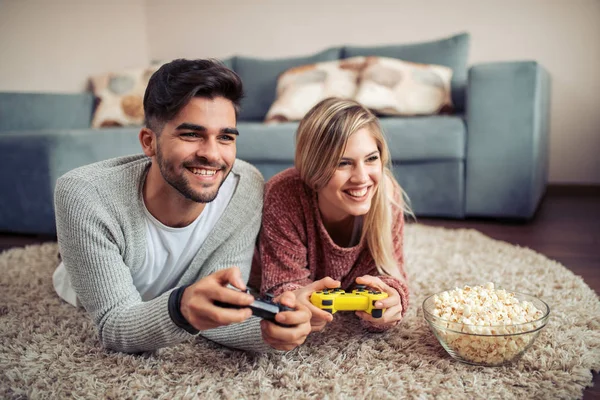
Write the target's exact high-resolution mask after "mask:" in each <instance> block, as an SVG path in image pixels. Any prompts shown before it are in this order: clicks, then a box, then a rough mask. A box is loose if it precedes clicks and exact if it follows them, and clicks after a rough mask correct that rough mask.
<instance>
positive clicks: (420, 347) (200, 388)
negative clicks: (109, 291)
mask: <svg viewBox="0 0 600 400" xmlns="http://www.w3.org/2000/svg"><path fill="white" fill-rule="evenodd" d="M56 252H57V246H56V244H54V243H48V244H44V245H39V246H29V247H27V248H24V249H21V248H18V249H12V250H9V251H6V252H4V253H2V254H1V255H0V334H1V338H2V343H1V345H0V398H13V399H14V398H113V399H121V398H136V399H138V398H159V399H173V398H178V399H192V398H225V399H240V398H262V399H281V398H288V399H323V398H328V399H363V398H364V399H399V398H417V399H423V398H434V397H435V398H440V399H445V398H446V399H457V398H470V399H477V398H481V399H494V398H502V399H530V398H536V399H547V398H578V397H581V396H582V390H583V388H585V387H586V386H587V385H591V381H592V374H591V372H590V370H595V371H598V370H599V369H600V302H599V299H598V297H597V296H596V294H595V293H594V292H593V291H592V290H591V289H590V288H589V287H588V286H587V285H586V284H585V283H584V282H583V281H582V279H581V278H580V277H578V276H575V275H573V274H572V273H571V272H570V271H568V270H567V269H565V268H564V267H563V266H561V265H560V264H558V263H556V262H554V261H552V260H549V259H547V258H546V257H544V256H542V255H540V254H537V253H535V252H533V251H531V250H528V249H525V248H519V247H516V246H512V245H509V244H507V243H504V242H499V241H495V240H492V239H490V238H488V237H486V236H484V235H482V234H481V233H479V232H477V231H474V230H445V229H442V228H432V227H426V226H421V225H410V226H408V227H407V229H406V260H407V268H408V271H409V274H410V277H411V287H412V304H411V308H410V310H409V312H408V314H407V316H406V319H405V320H404V322H403V323H402V324H401V325H400V326H399V327H397V328H395V329H394V330H391V331H389V332H387V333H385V334H368V333H365V332H364V331H362V330H361V328H360V327H359V325H358V324H357V323H356V320H355V317H354V316H353V315H352V314H351V313H338V314H336V318H335V320H334V322H333V323H332V324H331V325H330V326H329V327H328V329H327V330H325V331H324V332H322V333H318V334H314V335H312V336H311V337H309V339H308V340H307V342H306V344H304V345H303V346H301V347H300V348H299V349H296V350H294V351H291V352H288V353H286V354H271V355H253V354H246V353H243V352H239V351H233V350H229V349H225V348H222V347H220V346H218V345H215V344H213V343H210V342H207V341H205V340H203V339H199V340H195V341H190V342H189V343H184V344H180V345H178V346H176V347H172V348H167V349H161V350H159V351H157V352H155V353H151V354H144V355H126V354H118V353H113V352H107V351H104V350H102V348H100V346H99V343H98V341H97V339H96V334H95V331H94V327H93V326H92V324H91V323H90V321H89V320H88V318H87V316H86V314H85V313H84V312H83V311H81V310H76V309H74V308H73V307H71V306H70V305H67V304H66V303H63V302H61V301H60V300H59V299H58V297H57V296H56V295H55V294H54V292H53V289H52V283H51V274H52V272H53V270H54V267H55V264H56ZM487 281H493V282H495V283H497V284H499V285H501V286H503V287H505V288H510V289H514V290H516V291H520V292H525V293H530V294H533V295H536V296H539V297H541V298H542V299H544V300H545V301H546V302H547V303H548V304H549V305H550V307H551V309H552V311H551V316H550V321H549V323H548V325H547V326H546V328H545V329H544V331H543V332H542V334H541V335H540V336H539V337H538V339H537V341H536V343H535V344H534V346H533V347H532V348H531V349H530V350H529V351H528V353H527V354H526V355H525V356H524V357H523V359H521V361H519V362H518V363H517V364H515V365H512V366H510V367H498V368H485V367H474V366H470V365H466V364H461V363H459V362H456V361H454V360H452V359H451V358H450V357H449V356H448V355H447V354H446V353H445V351H444V350H443V349H442V347H441V346H440V345H439V344H438V342H437V340H436V339H435V337H434V336H433V334H432V333H431V332H430V330H429V327H428V326H427V324H426V322H425V321H424V320H423V316H422V310H421V302H422V301H423V299H424V298H425V296H426V295H428V294H430V293H433V292H437V291H441V290H444V289H449V288H453V287H455V286H463V285H465V284H478V283H484V282H487Z"/></svg>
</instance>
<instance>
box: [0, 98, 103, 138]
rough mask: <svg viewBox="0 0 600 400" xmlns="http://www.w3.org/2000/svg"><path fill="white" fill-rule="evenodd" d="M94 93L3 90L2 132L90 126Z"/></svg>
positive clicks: (0, 122)
mask: <svg viewBox="0 0 600 400" xmlns="http://www.w3.org/2000/svg"><path fill="white" fill-rule="evenodd" d="M93 109H94V96H93V95H92V94H91V93H72V94H71V93H69V94H56V93H12V92H3V93H0V132H4V131H25V130H36V129H81V128H87V127H89V126H90V121H91V120H92V111H93Z"/></svg>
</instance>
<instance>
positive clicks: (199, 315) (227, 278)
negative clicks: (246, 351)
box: [181, 267, 254, 331]
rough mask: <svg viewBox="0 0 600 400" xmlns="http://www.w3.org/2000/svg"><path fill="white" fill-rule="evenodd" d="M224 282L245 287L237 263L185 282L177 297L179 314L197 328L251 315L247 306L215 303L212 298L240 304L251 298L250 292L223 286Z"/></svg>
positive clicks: (234, 321) (249, 300)
mask: <svg viewBox="0 0 600 400" xmlns="http://www.w3.org/2000/svg"><path fill="white" fill-rule="evenodd" d="M227 284H231V285H232V286H234V287H236V288H238V289H240V290H242V291H245V290H246V285H245V284H244V281H243V280H242V275H241V273H240V270H239V268H238V267H232V268H228V269H224V270H221V271H217V272H215V273H214V274H211V275H208V276H207V277H204V278H202V279H200V280H199V281H198V282H196V283H194V284H193V285H191V286H188V287H187V288H186V289H185V291H184V292H183V296H182V297H181V314H182V315H183V317H184V318H185V319H186V320H187V321H188V322H189V323H190V325H192V326H193V327H194V328H196V329H198V330H199V331H203V330H206V329H212V328H217V327H219V326H224V325H229V324H233V323H237V322H242V321H244V320H246V319H248V318H250V316H251V315H252V310H251V309H250V308H242V309H231V308H223V307H217V306H216V305H215V304H214V301H215V300H218V301H222V302H224V303H229V304H233V305H239V306H241V307H247V306H249V305H250V304H252V302H253V301H254V297H253V296H252V295H251V294H248V293H244V292H239V291H237V290H233V289H230V288H227Z"/></svg>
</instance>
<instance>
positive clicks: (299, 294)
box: [293, 277, 341, 332]
mask: <svg viewBox="0 0 600 400" xmlns="http://www.w3.org/2000/svg"><path fill="white" fill-rule="evenodd" d="M340 285H341V283H340V282H339V281H336V280H334V279H332V278H330V277H325V278H323V279H319V280H318V281H315V282H313V283H311V284H310V285H306V286H304V287H301V288H300V289H296V290H294V292H293V293H294V294H295V295H296V301H297V302H298V303H299V304H302V305H304V306H305V307H306V308H308V309H309V310H310V312H311V313H312V318H311V319H310V325H311V332H319V331H321V330H323V329H324V328H325V325H327V323H328V322H331V321H332V320H333V315H331V314H330V313H328V312H327V311H324V310H321V309H320V308H318V307H315V306H314V305H313V304H312V303H311V302H310V296H311V295H312V294H313V293H314V292H318V291H319V290H324V289H335V288H338V287H340Z"/></svg>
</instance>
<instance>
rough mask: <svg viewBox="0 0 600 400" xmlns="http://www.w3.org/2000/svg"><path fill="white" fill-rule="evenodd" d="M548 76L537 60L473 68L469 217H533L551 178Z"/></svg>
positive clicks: (469, 117) (469, 90)
mask: <svg viewBox="0 0 600 400" xmlns="http://www.w3.org/2000/svg"><path fill="white" fill-rule="evenodd" d="M549 115H550V76H549V74H548V72H547V71H546V70H545V69H544V68H542V67H541V66H540V65H539V64H538V63H537V62H533V61H519V62H503V63H487V64H480V65H475V66H473V67H471V69H470V70H469V75H468V86H467V117H466V118H467V154H466V185H465V186H466V196H465V198H466V203H465V214H466V215H467V216H485V217H502V218H518V219H529V218H531V217H532V216H533V215H534V213H535V211H536V209H537V206H538V204H539V202H540V200H541V197H542V195H543V194H544V190H545V187H546V182H547V178H548V136H549V132H548V131H549Z"/></svg>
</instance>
